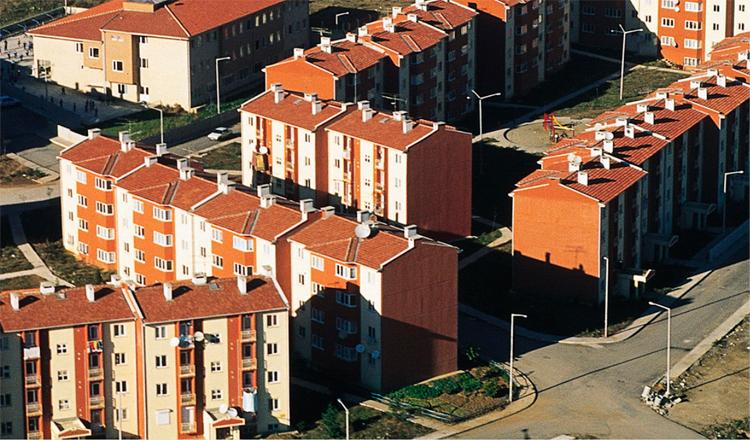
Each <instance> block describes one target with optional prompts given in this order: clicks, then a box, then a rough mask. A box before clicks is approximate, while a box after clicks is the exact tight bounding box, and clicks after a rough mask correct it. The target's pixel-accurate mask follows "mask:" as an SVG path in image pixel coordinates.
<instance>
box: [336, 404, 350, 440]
mask: <svg viewBox="0 0 750 440" xmlns="http://www.w3.org/2000/svg"><path fill="white" fill-rule="evenodd" d="M336 401H337V402H338V403H339V404H340V405H341V406H343V407H344V413H346V440H349V408H347V407H346V405H344V402H342V401H341V399H336Z"/></svg>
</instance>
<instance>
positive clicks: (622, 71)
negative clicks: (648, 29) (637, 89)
mask: <svg viewBox="0 0 750 440" xmlns="http://www.w3.org/2000/svg"><path fill="white" fill-rule="evenodd" d="M618 26H620V30H619V31H617V30H613V31H612V32H621V33H622V61H621V65H620V101H622V86H623V80H624V77H625V42H626V41H627V37H628V34H632V33H634V32H641V31H643V29H642V28H638V29H631V30H629V31H626V30H625V28H624V27H622V25H621V24H620V25H618Z"/></svg>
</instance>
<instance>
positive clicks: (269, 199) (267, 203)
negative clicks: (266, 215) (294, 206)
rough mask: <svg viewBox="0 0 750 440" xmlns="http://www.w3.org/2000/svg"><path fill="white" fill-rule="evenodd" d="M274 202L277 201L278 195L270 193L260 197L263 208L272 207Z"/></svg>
mask: <svg viewBox="0 0 750 440" xmlns="http://www.w3.org/2000/svg"><path fill="white" fill-rule="evenodd" d="M274 203H276V197H274V196H272V195H270V194H269V195H267V196H263V197H261V198H260V207H261V208H263V209H266V208H270V207H271V206H273V204H274Z"/></svg>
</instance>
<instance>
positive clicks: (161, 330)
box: [154, 325, 167, 339]
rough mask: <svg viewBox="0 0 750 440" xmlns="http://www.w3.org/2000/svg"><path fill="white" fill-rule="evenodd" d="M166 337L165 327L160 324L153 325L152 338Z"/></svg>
mask: <svg viewBox="0 0 750 440" xmlns="http://www.w3.org/2000/svg"><path fill="white" fill-rule="evenodd" d="M166 338H167V327H166V326H164V325H160V326H158V327H154V339H166Z"/></svg>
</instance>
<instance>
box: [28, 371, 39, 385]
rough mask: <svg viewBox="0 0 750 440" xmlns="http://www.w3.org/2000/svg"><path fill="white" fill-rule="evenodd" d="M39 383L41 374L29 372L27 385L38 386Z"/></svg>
mask: <svg viewBox="0 0 750 440" xmlns="http://www.w3.org/2000/svg"><path fill="white" fill-rule="evenodd" d="M36 385H39V376H37V375H36V374H28V375H26V386H36Z"/></svg>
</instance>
